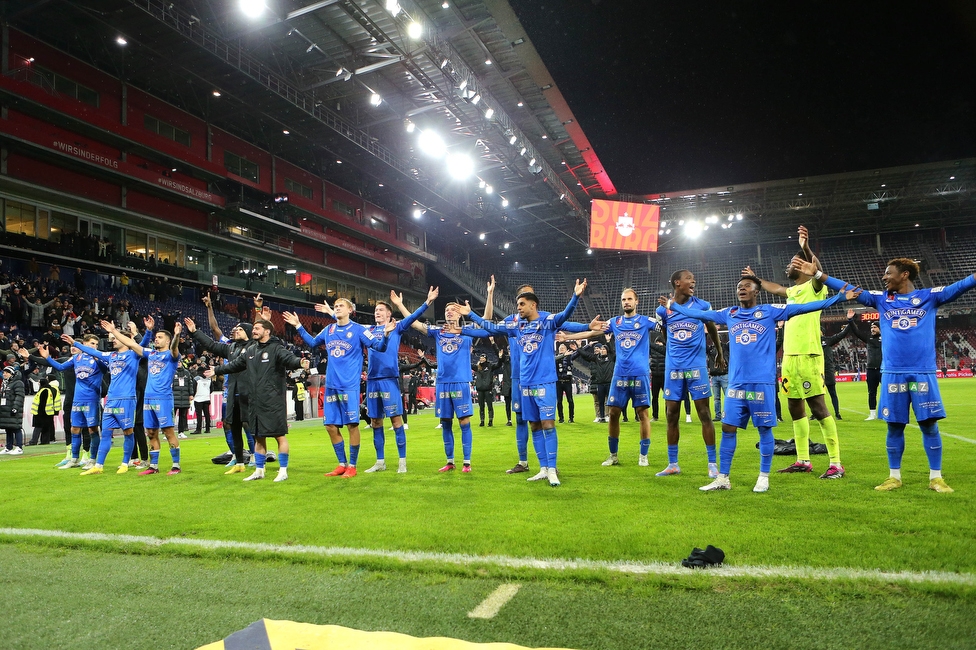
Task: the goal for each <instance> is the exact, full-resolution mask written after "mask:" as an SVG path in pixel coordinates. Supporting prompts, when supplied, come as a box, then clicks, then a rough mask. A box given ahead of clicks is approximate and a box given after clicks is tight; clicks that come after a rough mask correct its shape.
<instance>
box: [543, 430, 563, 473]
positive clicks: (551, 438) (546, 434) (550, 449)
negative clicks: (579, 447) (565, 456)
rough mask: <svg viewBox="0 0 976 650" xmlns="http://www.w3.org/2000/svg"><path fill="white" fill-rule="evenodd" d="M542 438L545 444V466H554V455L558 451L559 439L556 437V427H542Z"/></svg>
mask: <svg viewBox="0 0 976 650" xmlns="http://www.w3.org/2000/svg"><path fill="white" fill-rule="evenodd" d="M542 436H543V440H544V442H545V446H546V460H547V461H548V462H547V463H546V467H552V468H555V467H556V455H557V452H558V451H559V439H558V438H557V437H556V428H555V427H553V428H552V429H543V430H542Z"/></svg>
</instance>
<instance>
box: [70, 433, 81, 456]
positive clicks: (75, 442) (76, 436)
mask: <svg viewBox="0 0 976 650" xmlns="http://www.w3.org/2000/svg"><path fill="white" fill-rule="evenodd" d="M71 457H72V458H74V459H77V458H80V457H81V434H80V433H72V434H71Z"/></svg>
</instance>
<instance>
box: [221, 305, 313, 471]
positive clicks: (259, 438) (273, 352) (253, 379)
mask: <svg viewBox="0 0 976 650" xmlns="http://www.w3.org/2000/svg"><path fill="white" fill-rule="evenodd" d="M261 313H262V316H265V315H266V316H270V315H271V311H270V310H269V309H268V308H267V307H264V308H263V309H262V312H261ZM251 338H252V340H253V341H254V343H253V344H252V345H249V346H247V347H245V348H244V350H243V352H242V353H241V354H238V355H237V356H236V357H234V358H233V359H232V360H231V361H230V362H229V363H225V364H224V365H222V366H217V367H216V368H208V369H207V370H206V371H205V372H204V373H203V374H204V376H205V377H213V376H214V375H226V374H233V373H236V372H247V374H248V385H249V386H250V388H251V396H250V415H249V417H250V418H251V419H252V422H251V426H252V427H253V431H254V456H255V469H254V473H253V474H251V475H250V476H248V477H247V478H245V479H244V480H245V481H259V480H261V479H263V478H264V465H265V462H266V460H267V453H268V446H267V439H268V438H274V439H275V442H276V443H277V444H278V475H277V476H276V477H275V479H274V482H275V483H280V482H282V481H286V480H288V460H289V458H288V457H289V453H290V451H291V448H290V447H289V445H288V438H287V435H288V407H287V406H286V405H285V399H286V395H287V393H286V388H285V383H286V379H287V376H288V371H289V370H298V369H299V368H308V359H302V358H301V357H299V356H297V355H294V354H292V353H291V352H289V351H288V350H286V349H285V346H284V345H283V344H282V342H281V340H280V339H278V338H277V337H276V336H274V325H273V324H272V323H271V320H270V319H267V318H263V317H262V318H257V319H255V320H254V325H253V327H252V328H251Z"/></svg>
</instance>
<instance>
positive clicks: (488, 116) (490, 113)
mask: <svg viewBox="0 0 976 650" xmlns="http://www.w3.org/2000/svg"><path fill="white" fill-rule="evenodd" d="M494 114H495V109H494V108H489V109H488V110H486V111H485V119H486V120H490V119H491V118H492V116H493V115H494Z"/></svg>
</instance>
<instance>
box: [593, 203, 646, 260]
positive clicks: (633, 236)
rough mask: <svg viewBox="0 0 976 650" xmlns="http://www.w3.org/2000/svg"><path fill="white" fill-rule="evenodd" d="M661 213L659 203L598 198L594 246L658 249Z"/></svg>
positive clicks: (594, 225)
mask: <svg viewBox="0 0 976 650" xmlns="http://www.w3.org/2000/svg"><path fill="white" fill-rule="evenodd" d="M660 214H661V208H660V207H659V206H656V205H648V204H645V203H625V202H623V201H604V200H602V199H594V200H593V203H592V205H591V207H590V248H608V249H612V250H619V251H647V252H656V251H657V234H658V227H659V226H658V224H659V223H660Z"/></svg>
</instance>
